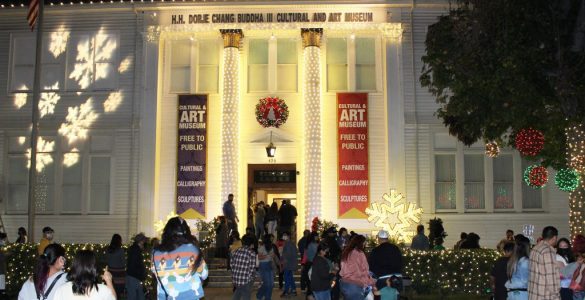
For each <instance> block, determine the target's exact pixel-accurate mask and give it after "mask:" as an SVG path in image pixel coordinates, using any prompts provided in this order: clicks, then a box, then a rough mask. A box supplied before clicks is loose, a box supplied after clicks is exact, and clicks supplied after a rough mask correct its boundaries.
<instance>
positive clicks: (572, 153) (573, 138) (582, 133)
mask: <svg viewBox="0 0 585 300" xmlns="http://www.w3.org/2000/svg"><path fill="white" fill-rule="evenodd" d="M565 136H566V137H567V160H568V161H569V167H571V168H573V169H575V170H577V172H579V173H585V128H584V126H583V125H582V124H579V125H575V126H571V127H568V128H566V129H565Z"/></svg>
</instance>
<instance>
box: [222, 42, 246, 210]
mask: <svg viewBox="0 0 585 300" xmlns="http://www.w3.org/2000/svg"><path fill="white" fill-rule="evenodd" d="M222 36H223V38H224V49H223V75H222V77H223V91H222V93H223V102H222V115H221V116H222V120H221V124H222V128H221V129H222V131H221V154H222V160H221V162H222V163H221V183H222V184H221V199H227V197H228V195H229V194H234V199H235V201H236V203H238V202H239V199H238V175H239V172H238V165H239V146H240V142H239V135H240V134H239V130H238V126H239V122H238V116H239V114H240V111H239V102H240V85H239V78H240V71H239V69H240V68H239V65H240V49H239V48H238V47H239V43H240V39H241V38H242V37H243V35H242V33H241V31H240V32H237V31H225V32H222Z"/></svg>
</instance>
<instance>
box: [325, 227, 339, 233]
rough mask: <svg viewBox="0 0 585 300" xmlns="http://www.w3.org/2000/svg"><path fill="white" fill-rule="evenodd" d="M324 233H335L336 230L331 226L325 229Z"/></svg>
mask: <svg viewBox="0 0 585 300" xmlns="http://www.w3.org/2000/svg"><path fill="white" fill-rule="evenodd" d="M326 232H327V233H337V228H335V227H333V226H331V227H329V229H327V231H326Z"/></svg>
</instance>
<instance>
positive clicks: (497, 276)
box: [490, 242, 514, 300]
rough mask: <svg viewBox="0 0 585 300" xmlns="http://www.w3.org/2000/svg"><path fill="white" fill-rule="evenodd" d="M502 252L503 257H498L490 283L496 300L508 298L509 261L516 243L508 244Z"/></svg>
mask: <svg viewBox="0 0 585 300" xmlns="http://www.w3.org/2000/svg"><path fill="white" fill-rule="evenodd" d="M502 250H503V251H504V252H503V254H504V255H503V256H500V257H498V259H496V262H495V263H494V266H493V267H492V272H491V274H490V283H491V286H492V290H493V291H494V300H506V299H507V298H508V292H507V290H506V286H505V285H506V280H507V279H508V275H507V272H508V261H509V260H510V256H511V255H512V253H514V243H513V242H507V243H506V244H504V246H503V248H502Z"/></svg>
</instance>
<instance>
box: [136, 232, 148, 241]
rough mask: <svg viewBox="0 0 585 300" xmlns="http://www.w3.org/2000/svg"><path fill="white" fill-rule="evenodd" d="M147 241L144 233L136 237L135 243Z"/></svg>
mask: <svg viewBox="0 0 585 300" xmlns="http://www.w3.org/2000/svg"><path fill="white" fill-rule="evenodd" d="M146 239H147V238H146V236H145V235H144V233H142V232H141V233H139V234H137V235H135V236H134V242H135V243H140V242H142V241H145V240H146Z"/></svg>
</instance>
